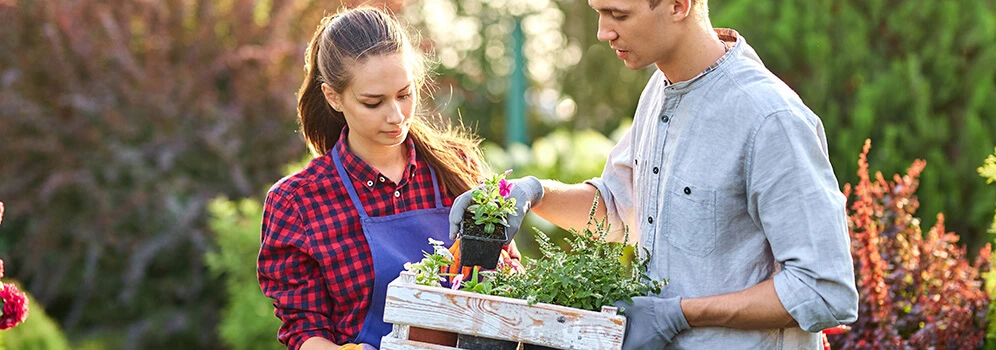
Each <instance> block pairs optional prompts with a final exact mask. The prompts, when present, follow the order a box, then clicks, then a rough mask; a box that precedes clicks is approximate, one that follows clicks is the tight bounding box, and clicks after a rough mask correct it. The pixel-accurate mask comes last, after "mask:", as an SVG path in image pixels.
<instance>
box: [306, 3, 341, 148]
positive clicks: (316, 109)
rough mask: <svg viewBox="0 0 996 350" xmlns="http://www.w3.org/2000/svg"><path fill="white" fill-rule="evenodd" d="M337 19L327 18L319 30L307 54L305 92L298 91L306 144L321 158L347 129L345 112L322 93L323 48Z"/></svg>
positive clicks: (309, 45) (312, 39)
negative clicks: (320, 57) (320, 62)
mask: <svg viewBox="0 0 996 350" xmlns="http://www.w3.org/2000/svg"><path fill="white" fill-rule="evenodd" d="M332 18H333V17H326V18H324V19H323V20H322V23H321V24H319V25H318V29H316V30H315V35H314V37H312V38H311V43H309V44H308V49H307V50H306V51H305V53H304V54H305V56H306V57H307V58H306V64H305V65H304V71H305V77H304V82H303V83H301V89H300V90H298V92H297V118H298V121H299V122H300V123H301V132H302V133H303V134H304V141H305V142H306V143H307V144H308V149H310V150H311V153H312V154H313V155H315V156H316V157H317V156H320V155H322V154H325V152H327V151H328V150H329V149H331V148H332V147H333V146H335V143H336V141H338V140H339V134H340V133H341V132H342V128H343V127H345V126H346V118H345V116H343V115H342V112H337V111H335V110H333V109H332V107H331V106H329V103H328V101H327V100H326V99H325V94H324V93H322V83H323V82H324V80H323V79H322V73H321V69H319V66H318V55H319V51H320V50H319V46H320V44H321V41H322V40H325V38H324V32H325V27H326V25H327V24H328V23H329V22H330V21H331V20H332Z"/></svg>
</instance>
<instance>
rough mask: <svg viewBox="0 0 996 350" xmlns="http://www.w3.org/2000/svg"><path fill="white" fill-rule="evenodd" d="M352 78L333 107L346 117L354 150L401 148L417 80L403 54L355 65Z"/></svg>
mask: <svg viewBox="0 0 996 350" xmlns="http://www.w3.org/2000/svg"><path fill="white" fill-rule="evenodd" d="M352 75H353V79H352V81H351V82H350V84H349V86H347V87H346V89H345V90H344V91H343V92H342V94H335V93H333V94H332V95H333V96H331V98H330V100H331V101H330V102H331V103H332V106H333V108H336V109H338V110H340V111H342V113H343V114H344V115H345V116H346V125H348V126H349V135H348V141H349V146H350V148H352V149H365V150H375V149H378V148H380V149H385V148H394V147H398V146H399V145H401V144H402V142H404V141H405V138H407V137H408V128H409V126H410V125H411V121H412V115H413V112H414V110H415V108H414V107H415V97H416V95H415V93H416V91H415V86H414V85H415V81H414V77H413V75H412V70H411V67H409V65H408V64H406V62H405V60H404V56H403V55H402V54H400V53H393V54H387V55H376V56H372V57H368V58H367V59H366V60H364V61H362V62H359V63H357V64H356V65H355V66H354V67H352Z"/></svg>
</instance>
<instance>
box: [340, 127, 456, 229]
mask: <svg viewBox="0 0 996 350" xmlns="http://www.w3.org/2000/svg"><path fill="white" fill-rule="evenodd" d="M332 162H333V163H335V169H336V170H337V171H338V172H339V178H341V179H342V182H343V183H344V184H345V185H346V192H348V193H349V199H352V200H353V206H354V207H356V211H358V212H359V213H360V218H361V219H366V218H367V211H366V209H364V208H363V202H360V196H358V195H357V194H356V187H354V186H353V181H352V180H350V179H349V175H348V174H347V173H346V169H345V168H343V167H342V159H340V158H339V145H338V144H336V145H335V146H334V147H332ZM429 174H430V175H432V190H433V193H434V194H435V196H436V208H443V197H442V195H441V194H440V193H439V180H438V179H437V178H436V170H435V169H433V168H432V166H429Z"/></svg>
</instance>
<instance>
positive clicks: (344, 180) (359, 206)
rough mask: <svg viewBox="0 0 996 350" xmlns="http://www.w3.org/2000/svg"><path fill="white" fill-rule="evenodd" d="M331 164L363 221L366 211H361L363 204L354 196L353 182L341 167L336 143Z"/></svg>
mask: <svg viewBox="0 0 996 350" xmlns="http://www.w3.org/2000/svg"><path fill="white" fill-rule="evenodd" d="M332 162H333V163H335V170H337V171H339V178H340V179H342V183H343V184H345V185H346V192H349V198H350V199H352V200H353V206H354V207H356V211H358V212H360V219H361V220H365V219H366V218H367V210H366V209H363V202H360V196H357V195H356V188H355V187H353V180H350V179H349V174H347V173H346V169H344V168H343V167H342V160H341V159H339V144H338V143H337V144H336V145H335V146H334V147H332Z"/></svg>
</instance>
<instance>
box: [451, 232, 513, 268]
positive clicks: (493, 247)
mask: <svg viewBox="0 0 996 350" xmlns="http://www.w3.org/2000/svg"><path fill="white" fill-rule="evenodd" d="M504 245H505V240H504V239H498V238H484V237H477V236H467V235H464V236H462V237H461V238H460V265H463V266H471V267H473V266H480V267H481V268H482V269H485V270H494V269H495V267H497V266H498V257H500V256H501V247H502V246H504Z"/></svg>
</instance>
